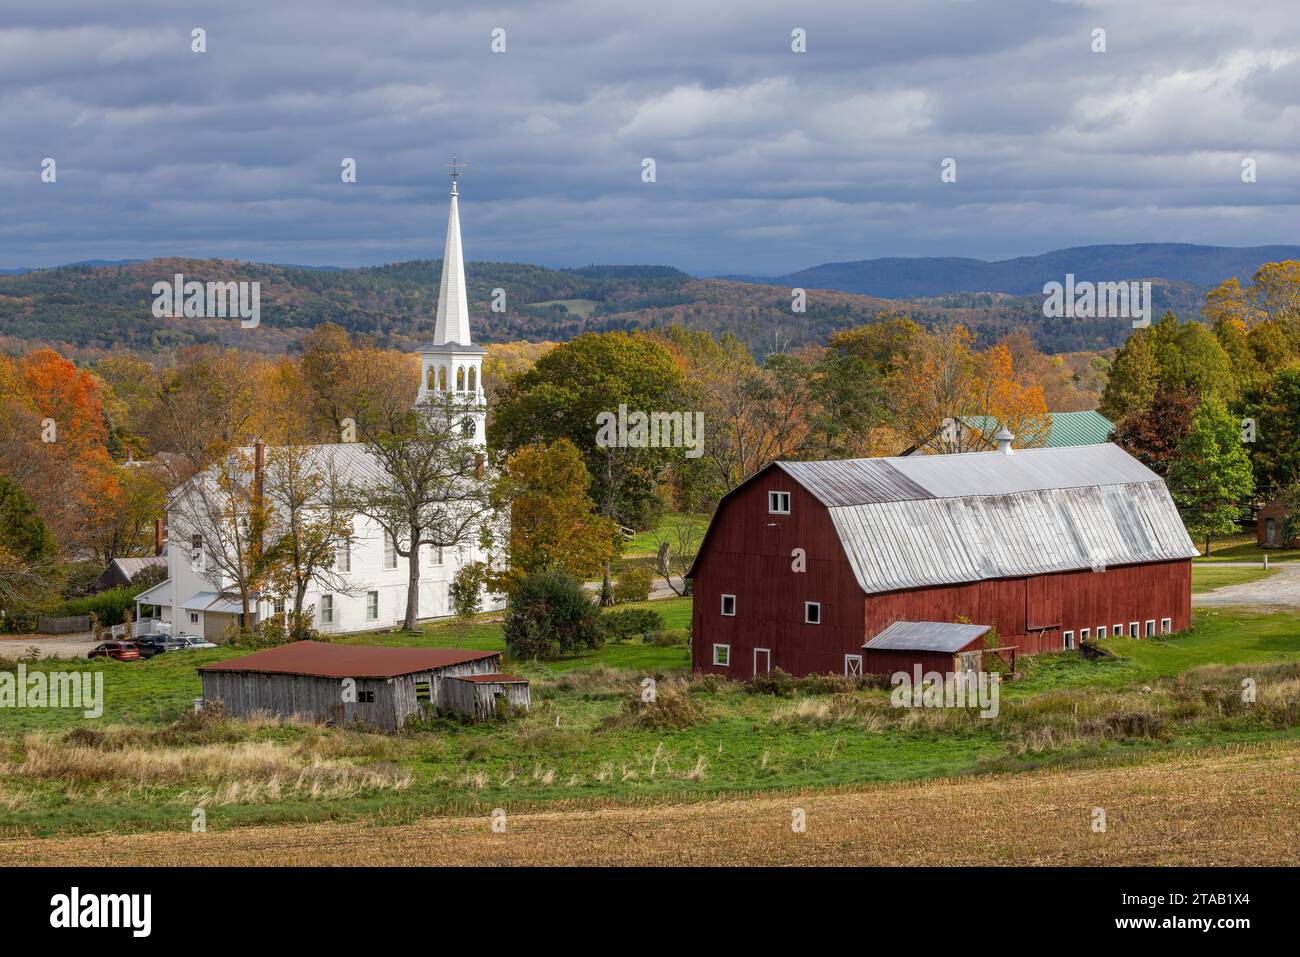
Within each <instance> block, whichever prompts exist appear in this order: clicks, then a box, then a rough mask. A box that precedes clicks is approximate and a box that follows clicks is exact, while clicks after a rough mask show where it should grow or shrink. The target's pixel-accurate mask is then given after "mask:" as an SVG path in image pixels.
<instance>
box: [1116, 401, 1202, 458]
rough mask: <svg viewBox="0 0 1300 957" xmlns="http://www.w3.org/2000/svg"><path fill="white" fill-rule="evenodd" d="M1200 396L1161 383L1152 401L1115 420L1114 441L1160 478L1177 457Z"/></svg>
mask: <svg viewBox="0 0 1300 957" xmlns="http://www.w3.org/2000/svg"><path fill="white" fill-rule="evenodd" d="M1196 405H1197V398H1196V396H1195V394H1193V393H1192V392H1189V391H1188V390H1186V389H1171V388H1168V387H1165V386H1162V387H1160V388H1159V389H1158V390H1157V391H1156V394H1155V398H1154V399H1152V401H1151V404H1150V405H1149V406H1148V407H1146V408H1144V409H1138V410H1137V411H1135V412H1131V413H1129V414H1128V415H1126V416H1124V418H1122V419H1120V420H1119V421H1118V422H1117V423H1115V433H1114V441H1115V443H1116V444H1117V445H1119V446H1120V447H1121V448H1123V449H1124V451H1126V452H1128V453H1129V454H1130V455H1132V456H1133V457H1134V458H1136V459H1137V460H1138V461H1139V462H1141V463H1142V464H1143V465H1145V466H1146V467H1147V468H1149V469H1150V470H1151V471H1153V472H1155V473H1156V474H1157V475H1159V476H1160V477H1161V478H1166V477H1167V476H1168V475H1169V470H1170V469H1171V468H1172V467H1173V465H1174V463H1175V462H1177V461H1178V456H1179V450H1180V448H1181V446H1182V443H1183V439H1184V437H1185V436H1186V435H1187V431H1188V429H1190V428H1191V425H1192V413H1193V412H1194V411H1195V409H1196Z"/></svg>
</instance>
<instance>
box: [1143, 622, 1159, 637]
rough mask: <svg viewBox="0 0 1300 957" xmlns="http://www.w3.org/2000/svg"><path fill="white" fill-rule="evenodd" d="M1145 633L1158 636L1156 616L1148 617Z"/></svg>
mask: <svg viewBox="0 0 1300 957" xmlns="http://www.w3.org/2000/svg"><path fill="white" fill-rule="evenodd" d="M1143 634H1145V635H1146V637H1148V638H1154V637H1155V636H1156V620H1155V619H1154V618H1148V619H1147V623H1146V629H1145V631H1144V632H1143Z"/></svg>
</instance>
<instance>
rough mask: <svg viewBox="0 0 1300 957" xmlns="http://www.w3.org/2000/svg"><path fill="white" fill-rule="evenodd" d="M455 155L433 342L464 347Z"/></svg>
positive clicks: (464, 300) (466, 304) (465, 331)
mask: <svg viewBox="0 0 1300 957" xmlns="http://www.w3.org/2000/svg"><path fill="white" fill-rule="evenodd" d="M457 166H458V164H457V163H456V160H455V157H452V163H451V167H452V171H451V213H450V214H449V215H448V216H447V243H446V246H445V248H444V250H443V255H442V284H441V285H440V286H439V287H438V316H437V319H436V320H435V322H434V324H433V344H434V345H435V346H441V345H446V344H447V343H449V342H454V343H459V344H460V345H463V346H467V345H469V344H470V341H471V340H470V337H469V296H468V295H467V293H466V292H465V257H464V255H463V254H462V253H461V249H460V210H459V208H458V206H457V202H456V200H457V197H458V195H459V194H458V193H457V191H456V177H458V176H460V175H462V174H461V173H460V172H459V171H458V169H457Z"/></svg>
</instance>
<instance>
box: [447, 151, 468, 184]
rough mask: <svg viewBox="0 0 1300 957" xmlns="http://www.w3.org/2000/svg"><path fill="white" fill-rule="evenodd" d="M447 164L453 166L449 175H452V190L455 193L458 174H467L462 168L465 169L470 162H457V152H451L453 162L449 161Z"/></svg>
mask: <svg viewBox="0 0 1300 957" xmlns="http://www.w3.org/2000/svg"><path fill="white" fill-rule="evenodd" d="M447 165H448V166H450V167H451V172H450V173H449V174H448V175H449V176H450V177H451V191H452V192H453V193H454V192H456V177H458V176H464V175H465V174H464V173H462V172H461V170H463V169H464V168H465V167H466V166H468V165H469V164H468V163H457V162H456V154H455V153H452V154H451V162H450V163H448V164H447Z"/></svg>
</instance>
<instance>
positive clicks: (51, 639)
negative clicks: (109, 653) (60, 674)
mask: <svg viewBox="0 0 1300 957" xmlns="http://www.w3.org/2000/svg"><path fill="white" fill-rule="evenodd" d="M97 644H99V642H97V641H95V639H94V637H92V636H91V635H88V634H86V635H58V636H55V635H0V657H4V658H18V657H20V656H22V655H25V654H26V653H27V649H28V648H31V647H33V646H34V647H36V648H37V649H39V651H40V654H41V657H42V658H84V657H86V653H87V652H88V651H90V649H91V648H94V647H95V645H97Z"/></svg>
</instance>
